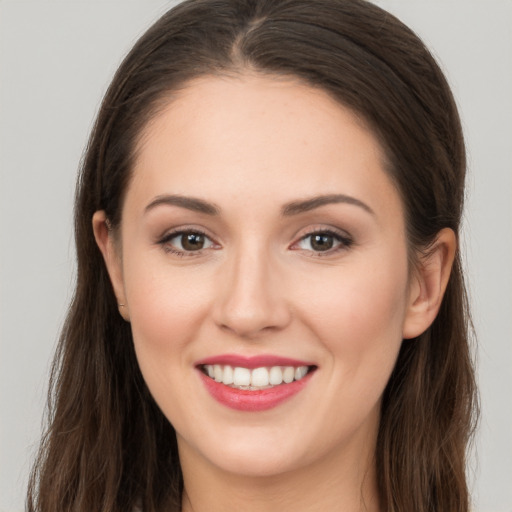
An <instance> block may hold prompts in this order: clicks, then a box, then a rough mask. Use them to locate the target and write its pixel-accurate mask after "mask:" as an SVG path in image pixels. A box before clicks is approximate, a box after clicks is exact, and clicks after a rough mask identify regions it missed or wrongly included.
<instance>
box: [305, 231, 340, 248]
mask: <svg viewBox="0 0 512 512" xmlns="http://www.w3.org/2000/svg"><path fill="white" fill-rule="evenodd" d="M310 244H311V248H312V249H313V250H314V251H328V250H329V249H332V248H333V246H334V237H333V236H332V235H330V234H327V233H319V234H316V235H311V242H310Z"/></svg>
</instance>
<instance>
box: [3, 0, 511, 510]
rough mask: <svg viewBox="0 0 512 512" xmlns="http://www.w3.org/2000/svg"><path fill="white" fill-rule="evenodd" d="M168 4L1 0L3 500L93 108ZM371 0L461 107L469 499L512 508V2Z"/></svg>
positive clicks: (62, 290)
mask: <svg viewBox="0 0 512 512" xmlns="http://www.w3.org/2000/svg"><path fill="white" fill-rule="evenodd" d="M312 1H313V0H312ZM172 3H173V2H164V1H162V0H137V1H135V0H131V1H130V0H117V1H114V0H110V1H109V0H103V1H98V0H96V1H94V0H86V1H79V0H66V1H63V0H61V1H50V0H36V1H24V0H10V1H9V0H3V1H2V0H0V144H1V146H0V172H1V174H0V230H1V238H0V240H1V252H0V254H1V256H0V257H1V260H0V261H1V271H0V292H1V295H0V314H1V316H0V393H1V394H0V420H1V421H0V428H1V430H0V511H2V512H14V511H21V510H22V509H23V502H24V488H25V486H26V480H27V474H28V471H29V467H30V461H31V457H32V456H33V453H34V451H35V448H36V444H37V441H38V437H39V433H40V422H41V417H42V413H43V406H44V399H45V393H46V383H47V372H48V367H49V361H50V359H51V354H52V351H53V349H54V346H55V341H56V338H57V336H58V331H59V328H60V325H61V324H62V321H63V319H64V315H65V311H66V306H67V302H68V300H69V297H70V294H71V286H72V282H73V265H74V263H73V259H74V253H73V241H72V233H71V210H72V197H73V189H74V180H75V172H76V169H77V167H78V162H79V160H80V156H81V153H82V150H83V147H84V144H85V141H86V138H87V135H88V132H89V130H90V127H91V123H92V120H93V118H94V114H95V112H96V110H97V107H98V105H99V102H100V99H101V96H102V94H103V93H104V91H105V89H106V86H107V84H108V82H109V79H110V77H111V76H112V73H113V72H114V70H115V68H116V67H117V65H118V64H119V62H120V59H121V57H122V55H124V53H125V52H126V51H127V50H128V49H129V48H130V46H131V44H132V43H133V42H134V41H135V39H136V38H137V36H138V35H140V34H141V33H142V32H143V30H144V29H145V28H146V27H147V26H149V24H150V22H151V21H152V20H154V19H155V18H156V17H157V16H158V15H159V14H161V13H163V12H164V11H165V10H166V8H167V7H168V6H170V5H171V4H172ZM378 3H379V4H380V5H382V6H383V7H385V8H387V9H388V10H390V11H391V12H393V13H395V14H397V15H398V16H399V17H400V18H401V19H402V20H403V21H405V22H406V23H407V24H409V25H410V26H411V27H412V28H413V29H415V30H416V31H417V32H418V33H419V35H420V36H422V37H423V39H424V40H425V42H426V43H427V44H428V45H429V46H430V48H431V49H432V50H433V52H434V54H435V55H436V56H437V57H438V59H439V60H440V62H441V64H442V66H443V68H444V69H445V70H446V72H447V75H448V78H449V80H450V82H451V84H452V86H453V89H454V92H455V95H456V97H457V100H458V103H459V105H460V108H461V114H462V119H463V123H464V127H465V130H466V137H467V144H468V151H469V165H470V175H469V181H468V203H467V211H466V224H465V233H464V244H465V248H466V252H467V272H468V276H469V281H470V283H469V285H470V293H471V299H472V303H473V308H474V317H475V324H476V329H477V333H478V336H479V350H478V358H479V382H480V389H481V398H482V421H481V426H480V431H479V436H478V441H477V446H476V448H477V450H476V451H477V457H476V458H474V457H473V458H472V459H471V461H470V468H471V469H470V471H471V473H472V474H473V475H474V477H473V484H472V486H473V496H474V505H475V506H474V509H475V510H476V511H479V512H480V511H481V512H512V400H511V396H512V343H511V341H512V325H511V318H512V300H511V299H512V297H511V289H512V286H511V281H512V278H511V264H512V250H511V239H512V236H511V235H512V228H511V224H512V212H511V196H512V183H511V174H512V173H511V164H512V149H511V148H512V93H511V91H512V1H510V0H507V1H499V0H485V1H484V0H479V1H472V0H442V1H434V0H380V1H379V2H378ZM477 460H478V463H477V462H476V461H477ZM411 512H413V511H411Z"/></svg>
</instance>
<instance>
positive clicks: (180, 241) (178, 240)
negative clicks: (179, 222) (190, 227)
mask: <svg viewBox="0 0 512 512" xmlns="http://www.w3.org/2000/svg"><path fill="white" fill-rule="evenodd" d="M158 243H159V244H160V245H162V246H163V247H164V249H165V250H166V251H168V252H171V253H174V254H178V255H180V256H184V255H186V254H189V255H191V253H194V252H195V253H199V252H200V251H201V250H202V249H210V248H212V247H214V245H215V244H214V243H213V242H212V241H211V240H210V238H208V237H207V236H206V235H205V234H203V233H201V232H199V231H175V232H174V233H169V234H168V235H166V236H165V237H164V238H162V239H161V240H160V241H159V242H158Z"/></svg>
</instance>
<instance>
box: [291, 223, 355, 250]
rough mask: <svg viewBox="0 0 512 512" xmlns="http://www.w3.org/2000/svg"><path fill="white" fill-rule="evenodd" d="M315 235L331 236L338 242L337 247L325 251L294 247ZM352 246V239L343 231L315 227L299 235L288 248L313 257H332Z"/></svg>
mask: <svg viewBox="0 0 512 512" xmlns="http://www.w3.org/2000/svg"><path fill="white" fill-rule="evenodd" d="M315 234H326V235H330V236H333V237H334V238H335V239H336V240H337V241H339V242H340V243H339V245H338V246H337V247H333V248H331V249H328V250H326V251H313V250H308V249H301V248H299V247H296V246H297V245H298V244H299V243H300V242H302V241H303V240H305V239H306V238H308V237H310V236H313V235H315ZM352 245H354V239H353V237H352V235H350V234H349V233H347V232H346V231H344V230H340V229H339V228H334V227H332V226H329V227H327V226H326V227H322V226H319V227H316V228H312V229H309V230H308V231H306V232H305V233H303V234H302V235H300V236H299V237H298V238H297V239H296V241H295V242H293V244H292V245H291V246H290V249H292V250H295V251H304V252H308V253H311V254H314V257H323V256H332V255H334V254H336V253H338V252H341V251H345V250H347V249H349V248H350V247H351V246H352Z"/></svg>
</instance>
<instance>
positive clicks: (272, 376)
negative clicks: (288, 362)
mask: <svg viewBox="0 0 512 512" xmlns="http://www.w3.org/2000/svg"><path fill="white" fill-rule="evenodd" d="M268 381H269V383H270V384H272V386H277V385H279V384H281V383H282V382H283V370H281V367H280V366H272V368H270V372H269V376H268Z"/></svg>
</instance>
